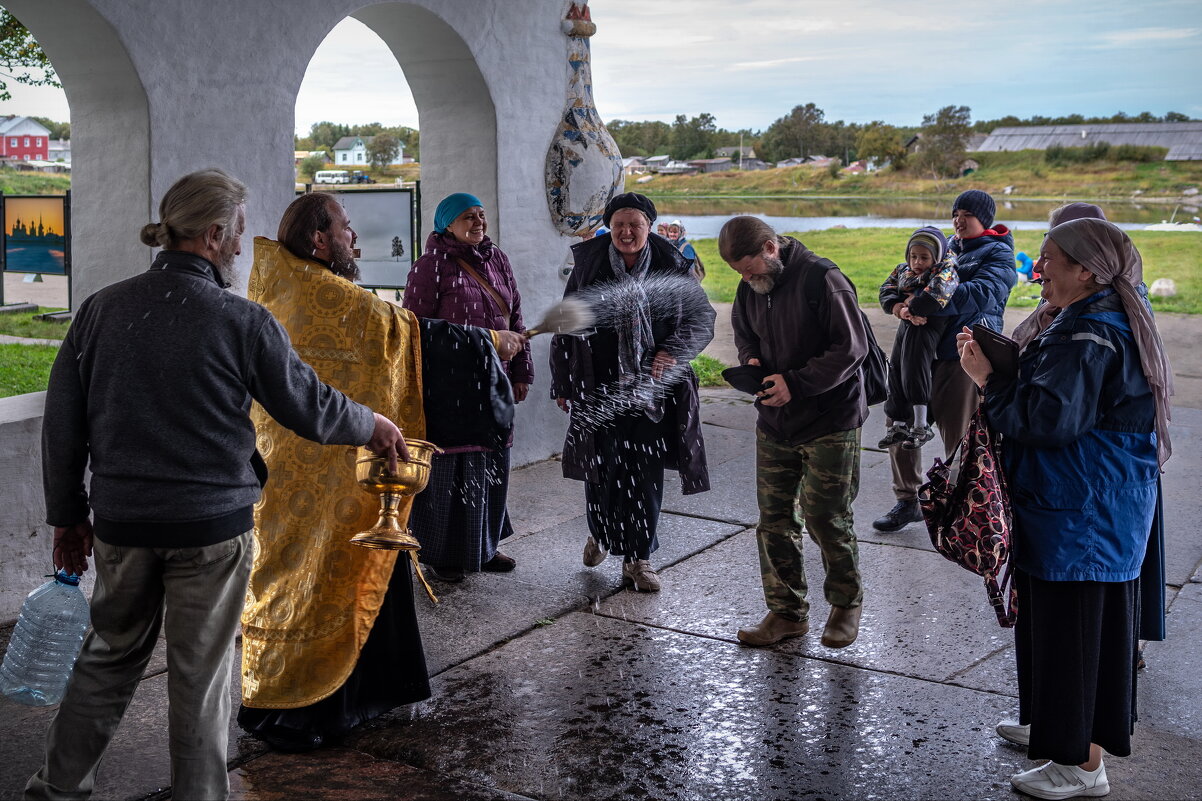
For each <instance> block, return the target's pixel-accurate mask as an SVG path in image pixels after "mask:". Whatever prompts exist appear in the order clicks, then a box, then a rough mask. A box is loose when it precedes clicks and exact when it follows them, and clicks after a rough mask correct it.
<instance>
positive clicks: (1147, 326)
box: [1048, 219, 1173, 465]
mask: <svg viewBox="0 0 1202 801" xmlns="http://www.w3.org/2000/svg"><path fill="white" fill-rule="evenodd" d="M1048 237H1049V238H1050V239H1052V240H1053V241H1054V242H1055V243H1056V244H1057V245H1059V246H1060V248H1061V250H1063V251H1064V252H1065V254H1067V255H1068V257H1069V258H1071V259H1072V260H1073V261H1075V262H1077V263H1078V264H1080V265H1081V266H1082V267H1084V268H1085V269H1087V270H1089V271H1090V272H1091V273H1093V275H1094V280H1095V281H1097V283H1099V284H1102V285H1104V286H1111V287H1113V288H1114V290H1115V291H1116V292H1117V293H1118V295H1119V298H1120V299H1121V300H1122V302H1123V310H1124V311H1125V312H1127V322H1128V323H1129V324H1130V325H1131V330H1132V332H1133V333H1134V335H1135V344H1136V345H1137V346H1138V348H1139V361H1140V364H1141V365H1142V366H1143V370H1144V376H1145V377H1146V378H1147V379H1148V384H1149V385H1150V386H1151V387H1152V394H1153V395H1154V396H1155V398H1156V442H1157V446H1156V447H1157V456H1158V457H1159V460H1160V464H1162V465H1163V464H1164V463H1165V461H1167V460H1168V458H1169V454H1171V453H1172V452H1173V447H1172V444H1171V443H1170V442H1169V416H1170V414H1169V396H1171V395H1172V394H1173V371H1172V369H1171V368H1170V367H1169V360H1168V357H1167V356H1166V355H1165V352H1164V342H1163V341H1161V339H1160V332H1159V331H1157V330H1156V321H1155V320H1154V319H1153V317H1152V307H1151V306H1150V305H1149V304H1148V302H1147V301H1146V300H1145V299H1144V297H1143V295H1142V294H1141V293H1140V291H1139V285H1140V284H1141V283H1143V280H1144V263H1143V259H1142V258H1140V255H1139V251H1138V250H1136V249H1135V245H1133V244H1132V243H1131V238H1130V237H1129V236H1127V234H1126V233H1124V232H1123V231H1122V230H1120V229H1119V227H1118V226H1116V225H1114V224H1113V223H1109V222H1106V221H1105V220H1096V219H1077V220H1072V221H1071V222H1066V223H1061V224H1060V225H1057V226H1056V227H1055V228H1053V229H1052V230H1051V231H1049V232H1048Z"/></svg>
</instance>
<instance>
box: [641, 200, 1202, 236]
mask: <svg viewBox="0 0 1202 801" xmlns="http://www.w3.org/2000/svg"><path fill="white" fill-rule="evenodd" d="M995 199H996V200H997V205H998V209H997V214H996V215H995V221H996V222H999V223H1004V224H1005V225H1007V226H1008V227H1010V228H1011V229H1014V230H1046V229H1047V226H1048V213H1049V212H1050V211H1052V209H1055V208H1057V207H1058V206H1060V205H1061V201H1046V200H1006V199H997V198H995ZM655 205H656V207H657V208H658V210H659V219H660V221H664V222H667V221H670V220H673V219H679V220H680V221H681V223H683V224H684V227H685V229H686V230H687V231H688V234H689V237H690V238H691V239H708V238H713V237H716V236H718V231H719V230H720V229H721V228H722V224H723V223H725V222H726V221H727V220H729V219H730V218H731V217H733V216H736V215H739V214H751V215H754V216H756V217H760V218H762V219H763V220H764V221H765V222H767V223H768V224H769V225H771V226H772V227H773V228H774V229H776V230H777V231H780V232H782V233H783V232H785V231H821V230H825V229H827V228H835V227H838V226H842V227H844V228H910V229H913V228H918V227H920V226H923V225H937V226H939V227H940V228H944V229H948V230H950V229H951V200H950V199H942V200H905V199H889V198H813V199H810V198H675V197H673V198H667V197H666V198H656V199H655ZM1099 205H1101V206H1102V208H1103V209H1105V210H1106V214H1107V216H1108V217H1109V218H1110V219H1111V221H1113V222H1114V223H1116V224H1117V225H1118V226H1119V227H1120V228H1125V229H1128V230H1139V229H1142V228H1144V227H1146V226H1148V225H1151V224H1154V223H1159V222H1164V221H1166V220H1169V219H1173V220H1174V221H1176V222H1195V221H1196V220H1197V217H1198V216H1199V214H1200V213H1202V212H1200V210H1199V207H1198V206H1193V205H1182V206H1174V205H1171V204H1160V203H1147V204H1137V203H1102V204H1099Z"/></svg>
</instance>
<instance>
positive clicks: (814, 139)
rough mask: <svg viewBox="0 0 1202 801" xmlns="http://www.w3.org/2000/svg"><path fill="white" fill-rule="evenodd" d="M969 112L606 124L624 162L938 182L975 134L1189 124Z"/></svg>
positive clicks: (809, 113)
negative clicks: (893, 171)
mask: <svg viewBox="0 0 1202 801" xmlns="http://www.w3.org/2000/svg"><path fill="white" fill-rule="evenodd" d="M971 116H972V115H971V110H970V109H969V107H968V106H945V107H943V108H941V109H939V110H938V111H936V112H934V113H931V114H927V115H924V116H923V120H922V125H920V126H904V125H901V126H897V125H890V124H888V123H886V122H884V121H881V120H876V121H874V122H870V123H867V124H863V123H855V122H852V123H847V122H844V121H843V120H837V121H834V122H831V121H828V120H827V119H826V114H825V112H824V111H823V110H822V109H820V108H818V106H817V105H815V104H814V103H806V104H805V105H799V106H794V107H793V109H792V110H791V111H790V112H789V113H788V114H786V115H784V116H783V117H780V118H779V119H777V120H775V121H774V122H773V123H772V124H771V125H769V126H768V127H767V128H766V129H764V130H763V131H753V130H748V129H744V130H742V131H728V130H726V129H724V128H719V127H718V125H717V121H716V119H715V118H714V115H712V114H708V113H706V114H700V115H698V116H696V117H692V118H688V117H686V116H685V115H683V114H681V115H678V116H677V117H676V121H675V122H674V123H673V124H671V125H669V124H668V123H665V122H654V121H644V122H638V121H632V120H614V121H612V122H610V123H609V124H608V128H609V132H610V133H611V134H612V135H613V137H614V139H615V141H617V143H618V147H619V148H620V149H621V151H622V153H623V154H624V155H626V156H654V155H664V154H666V155H669V156H671V157H672V158H674V159H678V160H691V159H703V158H712V157H713V155H714V152H715V151H716V150H718V149H719V148H722V147H727V146H732V145H738V144H740V143H742V144H743V145H745V146H751V147H753V148H755V152H756V155H757V156H758V157H759V158H761V159H763V160H764V161H768V162H774V161H781V160H783V159H786V158H793V157H801V158H806V157H809V156H816V155H822V156H830V157H834V158H838V159H840V160H841V161H842V162H843V163H844V164H850V163H851V162H853V161H856V160H858V159H870V160H874V161H876V162H877V163H878V164H884V163H889V164H892V165H893V166H894V167H895V168H899V169H901V168H904V167H906V166H907V162H908V161H909V165H908V166H912V167H914V168H915V169H919V170H921V171H923V172H930V173H931V174H933V175H936V176H940V177H944V176H950V175H955V174H957V173H958V171H959V168H960V165H961V164H962V163H963V161H964V157H965V150H966V148H967V145H968V141H969V139H970V138H971V136H972V135H973V134H974V133H987V132H989V131H992V130H993V129H994V128H1001V127H1009V126H1033V125H1082V124H1102V123H1124V122H1188V121H1190V117H1189V116H1187V115H1185V114H1182V113H1180V112H1176V111H1170V112H1168V113H1167V114H1165V115H1164V116H1163V117H1158V116H1156V115H1155V114H1152V113H1151V112H1149V111H1145V112H1142V113H1140V114H1137V115H1129V114H1126V113H1124V112H1121V111H1120V112H1118V113H1117V114H1114V115H1112V116H1110V117H1085V116H1083V115H1081V114H1068V115H1065V116H1062V117H1041V116H1032V117H1028V118H1026V119H1021V118H1019V117H1015V116H1007V117H1001V118H999V119H994V120H978V121H977V122H975V123H974V122H973V121H972V119H971ZM915 134H919V135H921V138H922V141H921V147H920V148H918V150H917V152H916V153H914V154H912V155H910V156H909V157H908V155H907V149H906V143H907V142H909V141H910V140H911V139H912V138H913V137H914V135H915Z"/></svg>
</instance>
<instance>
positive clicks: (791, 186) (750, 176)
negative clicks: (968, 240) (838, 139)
mask: <svg viewBox="0 0 1202 801" xmlns="http://www.w3.org/2000/svg"><path fill="white" fill-rule="evenodd" d="M970 158H971V159H972V160H974V161H976V162H977V163H978V164H979V167H978V168H977V169H976V170H974V171H972V172H970V173H969V174H968V175H965V176H962V177H960V178H952V179H935V178H931V177H930V176H929V175H927V176H924V175H920V174H918V173H917V171H915V170H902V171H895V170H893V169H892V168H886V169H884V170H879V171H877V172H873V173H858V174H850V173H845V172H842V171H839V172H832V171H831V170H829V169H827V168H823V167H806V166H801V167H785V168H779V169H771V170H760V171H756V172H739V171H737V170H733V171H729V172H715V173H704V174H699V175H652V176H651V177H650V179H649V180H641V179H645V178H647V176H634V175H632V176H627V179H626V189H627V190H628V191H632V190H633V191H637V192H642V193H644V194H647V195H650V196H652V197H732V196H733V197H743V198H753V197H759V198H764V197H807V198H809V197H812V198H818V197H840V198H847V197H865V198H870V197H880V196H888V197H892V198H895V199H905V198H918V199H931V198H932V197H955V196H956V195H957V194H959V193H960V192H962V191H964V190H965V189H983V190H985V191H986V192H989V193H990V194H992V195H995V196H997V197H998V198H999V199H1000V198H1001V197H1003V196H1008V197H1013V198H1015V199H1020V198H1021V199H1045V200H1059V199H1063V198H1072V199H1074V200H1080V199H1096V200H1113V199H1116V198H1122V199H1124V200H1129V199H1131V198H1132V197H1137V198H1139V199H1141V200H1144V201H1153V202H1165V203H1172V202H1175V201H1181V200H1189V199H1190V197H1191V196H1190V195H1187V194H1185V193H1186V192H1188V191H1189V190H1190V189H1202V162H1196V161H1195V162H1191V161H1150V162H1130V161H1108V160H1100V161H1096V162H1090V163H1087V164H1073V165H1070V166H1055V165H1051V164H1048V163H1046V162H1045V160H1044V155H1043V153H1042V152H1041V151H1030V150H1026V151H1020V152H1017V153H973V154H970ZM1007 188H1009V192H1007Z"/></svg>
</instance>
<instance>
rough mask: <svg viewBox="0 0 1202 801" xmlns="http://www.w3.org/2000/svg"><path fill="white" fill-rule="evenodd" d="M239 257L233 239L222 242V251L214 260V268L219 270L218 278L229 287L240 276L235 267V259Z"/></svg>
mask: <svg viewBox="0 0 1202 801" xmlns="http://www.w3.org/2000/svg"><path fill="white" fill-rule="evenodd" d="M237 258H238V254H237V252H235V250H234V243H233V241H230V242H227V243H224V244H222V246H221V251H220V252H219V253H218V254H217V259H216V260H215V261H214V262H213V269H214V270H216V271H217V278H218V279H220V281H221V283H222V284H224V285H225V286H227V287H230V286H233V285H234V283H235V281H236V280H237V278H238V271H237V270H236V269H234V260H235V259H237Z"/></svg>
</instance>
